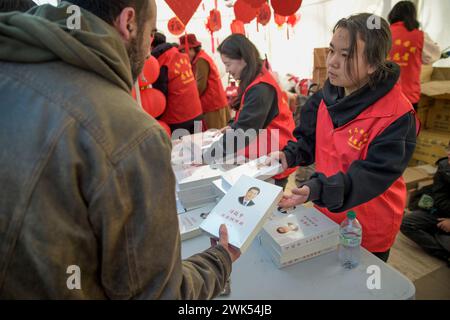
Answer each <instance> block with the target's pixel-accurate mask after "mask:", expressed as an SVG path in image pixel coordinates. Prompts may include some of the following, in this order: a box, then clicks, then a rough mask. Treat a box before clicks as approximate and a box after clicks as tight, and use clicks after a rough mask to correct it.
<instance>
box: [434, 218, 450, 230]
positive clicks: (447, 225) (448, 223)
mask: <svg viewBox="0 0 450 320" xmlns="http://www.w3.org/2000/svg"><path fill="white" fill-rule="evenodd" d="M438 220H439V223H438V225H437V227H438V228H439V229H441V230H443V231H444V232H447V233H450V219H443V218H440V219H438Z"/></svg>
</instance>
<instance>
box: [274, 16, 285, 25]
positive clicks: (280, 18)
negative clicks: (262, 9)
mask: <svg viewBox="0 0 450 320" xmlns="http://www.w3.org/2000/svg"><path fill="white" fill-rule="evenodd" d="M275 23H276V24H277V25H278V26H279V27H281V26H282V25H284V24H285V23H286V17H285V16H280V15H279V14H276V13H275Z"/></svg>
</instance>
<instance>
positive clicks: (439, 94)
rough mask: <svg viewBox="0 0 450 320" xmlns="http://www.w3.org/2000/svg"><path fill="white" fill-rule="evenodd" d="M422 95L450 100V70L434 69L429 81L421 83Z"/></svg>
mask: <svg viewBox="0 0 450 320" xmlns="http://www.w3.org/2000/svg"><path fill="white" fill-rule="evenodd" d="M422 94H424V95H426V96H429V97H433V98H435V99H446V100H450V68H434V69H433V73H432V75H431V81H430V82H425V83H422Z"/></svg>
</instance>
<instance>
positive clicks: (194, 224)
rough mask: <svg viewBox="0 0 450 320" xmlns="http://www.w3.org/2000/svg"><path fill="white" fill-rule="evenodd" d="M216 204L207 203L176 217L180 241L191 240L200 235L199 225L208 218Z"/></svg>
mask: <svg viewBox="0 0 450 320" xmlns="http://www.w3.org/2000/svg"><path fill="white" fill-rule="evenodd" d="M215 206H216V203H215V202H214V203H209V204H207V205H205V206H203V207H201V208H198V209H194V210H191V211H187V212H185V213H182V214H179V215H178V224H179V228H180V234H181V241H184V240H188V239H192V238H194V237H197V236H199V235H201V234H202V231H201V229H200V224H201V223H202V222H203V221H204V220H205V219H206V218H207V217H208V215H209V213H210V212H211V210H212V209H213V208H214V207H215Z"/></svg>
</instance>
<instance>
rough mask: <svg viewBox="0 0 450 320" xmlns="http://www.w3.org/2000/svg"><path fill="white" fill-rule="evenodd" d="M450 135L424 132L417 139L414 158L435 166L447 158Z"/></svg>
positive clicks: (431, 131) (429, 131)
mask: <svg viewBox="0 0 450 320" xmlns="http://www.w3.org/2000/svg"><path fill="white" fill-rule="evenodd" d="M449 140H450V135H449V134H448V133H446V132H439V131H433V130H423V131H422V132H421V133H420V134H419V136H418V137H417V144H416V151H415V153H414V156H413V158H414V159H415V160H419V161H423V162H425V163H427V164H431V165H434V164H435V163H436V162H437V161H438V160H439V159H441V158H443V157H445V156H447V152H446V149H447V146H448V142H449Z"/></svg>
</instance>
